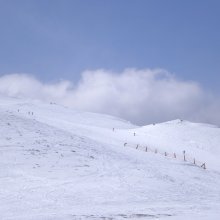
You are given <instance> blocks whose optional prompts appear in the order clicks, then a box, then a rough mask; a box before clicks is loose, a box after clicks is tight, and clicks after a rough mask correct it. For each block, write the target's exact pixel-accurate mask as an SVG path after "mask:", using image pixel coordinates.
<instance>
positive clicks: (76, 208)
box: [0, 97, 220, 220]
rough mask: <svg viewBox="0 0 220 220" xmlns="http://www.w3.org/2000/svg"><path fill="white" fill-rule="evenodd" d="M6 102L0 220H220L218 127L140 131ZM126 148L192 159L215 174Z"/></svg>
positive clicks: (165, 126) (0, 141)
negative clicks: (151, 149)
mask: <svg viewBox="0 0 220 220" xmlns="http://www.w3.org/2000/svg"><path fill="white" fill-rule="evenodd" d="M0 101H1V104H0V119H1V120H0V125H1V126H0V186H1V187H0V219H3V220H6V219H7V220H9V219H16V220H17V219H18V220H20V219H22V220H29V219H31V220H52V219H53V220H54V219H55V220H58V219H59V220H61V219H65V220H66V219H67V220H70V219H71V220H72V219H154V218H159V219H171V220H172V219H195V218H196V217H199V218H200V219H202V218H204V219H216V220H217V219H219V217H220V211H219V210H220V187H219V185H220V162H219V156H220V146H219V143H220V128H218V127H217V126H212V125H208V124H198V123H192V122H188V121H182V120H179V119H177V120H174V121H170V122H165V123H161V124H152V125H147V126H143V127H138V126H136V125H132V124H131V123H130V122H127V121H125V120H122V119H118V118H116V117H112V116H108V115H101V114H95V113H89V112H87V113H86V112H80V111H74V110H72V109H69V108H66V107H63V106H59V105H56V104H53V103H48V104H46V103H42V102H39V101H30V100H22V99H9V98H4V97H1V98H0ZM125 143H128V144H130V145H133V146H136V145H140V146H141V145H142V146H149V147H152V148H157V149H158V151H161V152H164V151H167V152H172V153H173V152H175V153H177V154H180V155H181V154H182V152H183V151H185V152H186V156H188V155H190V156H192V157H196V158H198V159H199V160H202V161H204V162H206V163H207V168H208V169H207V170H203V169H200V168H199V167H196V166H194V165H193V164H190V163H188V162H184V161H181V160H175V159H174V158H168V157H164V156H160V155H155V154H154V153H147V152H144V151H139V150H136V149H135V148H130V147H124V144H125Z"/></svg>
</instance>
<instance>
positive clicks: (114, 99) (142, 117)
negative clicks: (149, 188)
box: [0, 69, 220, 124]
mask: <svg viewBox="0 0 220 220" xmlns="http://www.w3.org/2000/svg"><path fill="white" fill-rule="evenodd" d="M0 93H1V94H4V95H8V96H18V97H25V98H32V99H40V100H44V101H48V102H50V101H53V102H57V103H60V104H64V105H67V106H70V107H73V108H75V109H79V110H86V111H93V112H100V113H107V114H112V115H116V116H119V117H122V118H125V119H128V120H130V121H132V122H134V123H138V124H145V123H151V122H158V121H166V120H171V119H175V118H183V119H188V120H196V121H201V122H210V123H216V124H220V116H219V115H218V111H219V109H220V103H219V101H216V100H218V99H217V98H215V97H213V96H210V95H207V93H206V92H205V91H204V90H203V89H202V88H201V87H200V86H199V85H198V84H197V83H195V82H188V81H181V80H178V79H176V78H175V76H174V75H172V74H170V73H168V72H167V71H164V70H161V69H155V70H150V69H144V70H136V69H126V70H124V71H123V72H121V73H114V72H110V71H107V70H95V71H85V72H83V73H82V76H81V79H80V81H79V82H77V84H76V85H74V84H73V83H71V82H69V81H61V82H58V83H53V84H45V83H42V82H40V81H39V80H37V79H36V78H34V77H32V76H30V75H25V74H10V75H5V76H2V77H0Z"/></svg>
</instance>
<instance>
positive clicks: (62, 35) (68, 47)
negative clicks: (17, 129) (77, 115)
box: [0, 0, 220, 123]
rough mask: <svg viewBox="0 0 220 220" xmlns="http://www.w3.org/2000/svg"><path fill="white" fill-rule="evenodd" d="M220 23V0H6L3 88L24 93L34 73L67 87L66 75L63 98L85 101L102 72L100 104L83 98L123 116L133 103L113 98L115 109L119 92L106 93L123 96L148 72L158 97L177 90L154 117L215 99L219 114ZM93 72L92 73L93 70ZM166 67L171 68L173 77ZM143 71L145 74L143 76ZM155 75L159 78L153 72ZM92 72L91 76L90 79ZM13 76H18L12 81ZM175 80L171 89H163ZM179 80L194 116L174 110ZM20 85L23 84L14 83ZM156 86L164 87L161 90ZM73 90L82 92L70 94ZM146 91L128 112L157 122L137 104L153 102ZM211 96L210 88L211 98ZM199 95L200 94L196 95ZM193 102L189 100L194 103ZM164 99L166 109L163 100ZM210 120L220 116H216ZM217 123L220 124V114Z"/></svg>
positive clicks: (0, 13) (0, 10) (0, 64)
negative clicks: (108, 100) (108, 101)
mask: <svg viewBox="0 0 220 220" xmlns="http://www.w3.org/2000/svg"><path fill="white" fill-rule="evenodd" d="M219 21H220V1H218V0H209V1H208V0H193V1H191V0H184V1H182V0H166V1H163V0H19V1H17V0H0V77H1V79H0V86H1V85H4V86H3V87H2V88H1V92H2V93H6V94H13V95H16V94H23V95H24V91H23V90H22V91H21V89H23V88H22V86H23V87H24V85H22V86H21V87H19V86H17V85H20V84H19V82H20V81H19V80H24V78H25V77H26V78H27V79H28V80H29V79H30V78H29V77H31V78H32V77H34V78H35V79H34V80H38V83H39V84H42V85H47V86H48V87H49V88H50V86H51V85H52V84H53V85H60V84H59V82H60V83H61V85H63V84H62V82H64V81H65V82H68V83H67V84H68V86H66V87H65V86H64V87H65V89H64V90H65V92H64V93H62V94H59V97H61V96H62V95H64V96H65V97H66V98H65V100H66V101H65V104H68V103H67V100H70V99H71V98H70V97H72V98H73V97H74V98H76V96H77V97H78V99H79V100H80V98H79V97H81V98H83V99H88V97H89V98H91V97H90V96H88V94H89V92H88V93H86V94H87V96H86V94H85V93H83V96H79V95H78V92H79V91H81V87H83V86H88V87H89V88H90V86H91V84H92V85H93V82H92V81H91V79H90V78H92V79H93V78H94V79H96V80H97V81H98V82H99V85H100V84H102V80H104V82H103V84H104V85H105V86H106V88H107V89H106V88H105V90H98V91H97V90H96V91H95V92H94V94H93V95H94V97H93V99H94V100H95V101H94V103H95V105H96V106H90V105H85V103H78V106H81V108H82V109H84V108H85V110H93V111H99V112H104V113H105V112H107V113H109V114H115V115H117V116H121V114H122V113H120V112H124V111H125V109H123V107H122V106H121V105H120V106H119V104H118V103H113V105H115V109H113V110H112V111H110V110H109V109H110V107H109V105H107V106H106V104H103V103H104V101H103V100H105V99H106V98H109V97H111V94H108V95H106V96H104V95H103V94H102V95H100V91H102V92H104V94H107V93H108V92H111V93H112V92H114V91H117V92H116V93H115V95H116V94H118V95H119V96H120V95H121V92H122V91H121V89H123V88H122V87H123V86H122V85H121V84H120V83H119V82H118V80H125V81H124V83H127V80H128V79H129V80H128V81H129V83H130V82H131V81H132V80H136V81H135V82H136V83H140V84H141V80H140V79H143V78H144V82H145V83H146V85H145V84H141V86H147V85H148V86H149V88H150V89H149V90H150V91H151V92H150V94H151V95H153V94H155V93H157V92H158V91H159V92H158V94H161V95H162V93H164V92H165V91H169V92H170V94H169V95H167V96H166V99H167V103H165V106H166V117H165V116H164V117H163V113H160V114H161V115H160V114H159V113H158V115H156V116H155V115H154V114H155V112H154V110H155V109H154V110H152V111H150V114H149V115H148V117H151V118H153V119H154V120H157V119H158V120H166V119H170V118H172V117H178V115H179V116H180V117H181V116H186V115H190V111H195V106H200V107H201V106H204V105H205V104H207V103H210V102H212V106H213V105H215V107H213V108H214V109H215V110H213V112H212V111H211V110H210V109H209V110H208V111H207V114H208V112H209V114H212V115H213V114H214V112H215V113H216V114H217V110H219V106H220V105H219V102H218V101H217V100H218V98H219V94H220V86H219V82H220V23H219ZM129 69H130V70H129ZM158 70H159V72H163V73H162V75H163V77H162V80H161V78H160V77H159V78H158V77H155V75H154V73H155V71H156V72H157V71H158ZM86 71H87V72H89V73H90V74H85V72H86ZM165 72H168V75H169V76H168V77H167V74H166V73H165ZM11 74H12V75H11ZM13 74H18V75H13ZM19 74H21V75H20V78H19V77H18V76H19ZM22 74H25V77H24V75H22ZM136 74H139V76H138V77H136ZM149 74H151V75H152V76H151V77H149ZM85 75H86V76H88V75H89V80H88V79H87V77H85ZM97 75H98V76H99V77H98V76H97ZM159 75H160V74H159ZM7 76H8V77H7ZM15 76H16V77H15ZM132 77H133V78H132ZM149 78H152V79H153V80H149ZM6 79H7V80H12V81H10V83H8V81H7V83H6V81H5V80H6ZM32 79H33V78H32ZM28 80H27V81H28ZM106 80H107V81H108V83H106ZM167 81H168V84H166V86H165V87H163V86H162V87H160V86H161V84H163V85H164V83H166V82H167ZM1 82H3V84H1ZM16 82H17V84H16ZM28 82H29V83H31V82H33V80H29V81H28ZM150 82H151V83H152V84H149V83H150ZM171 82H174V84H175V86H173V85H172V86H173V88H176V90H178V85H182V86H183V87H181V89H183V90H180V91H182V92H183V93H185V94H187V95H188V96H185V95H184V94H183V95H181V94H179V96H178V95H177V96H175V98H176V99H181V100H182V101H183V102H181V105H180V106H182V107H183V109H185V110H186V112H187V114H185V113H186V112H185V113H183V111H182V110H181V111H179V113H178V109H176V110H175V113H173V111H170V112H169V108H170V109H171V108H172V107H173V106H170V107H169V105H170V103H171V104H173V105H174V104H177V103H178V101H177V100H175V101H173V99H174V98H173V96H174V95H173V93H174V90H173V89H168V90H166V89H165V88H168V87H169V88H170V87H172V86H171ZM88 83H89V85H88ZM114 83H116V85H115V84H114ZM117 83H118V84H117ZM129 83H128V85H130V84H129ZM179 83H180V84H179ZM15 84H16V86H15V88H17V90H16V89H14V87H13V86H14V85H15ZM67 84H65V85H67ZM110 84H111V85H113V84H114V86H115V90H114V91H112V90H110V91H109V90H108V88H109V87H108V86H109V85H110ZM185 84H187V86H186V88H188V86H189V87H190V88H191V86H192V85H193V89H190V90H189V91H192V93H187V89H185ZM5 85H8V87H7V88H6V87H5ZM82 85H83V86H82ZM152 85H156V88H157V89H158V90H157V91H156V90H155V89H154V88H153V87H152ZM93 86H94V85H93ZM176 86H177V87H176ZM61 87H62V86H61ZM88 87H87V88H88ZM96 87H97V85H96ZM62 88H63V87H62ZM83 88H84V87H83ZM97 88H98V87H97ZM136 88H137V91H133V94H136V93H137V96H138V85H136ZM161 88H162V89H161ZM19 89H20V90H19ZM46 90H47V89H46ZM61 90H62V89H61ZM25 91H28V92H30V90H25ZM47 91H48V90H47ZM54 91H56V89H55V90H54ZM198 91H199V92H198ZM69 92H70V93H71V95H73V94H72V93H74V95H73V96H69V95H70V94H69ZM81 92H82V91H81ZM127 92H128V93H127V94H126V95H124V96H122V97H121V99H122V98H125V100H126V97H127V96H129V95H131V94H130V93H129V91H127ZM197 93H199V95H198V94H197ZM34 94H36V93H34ZM76 94H77V95H76ZM81 94H82V93H81ZM140 94H141V95H142V96H143V97H144V98H143V100H141V101H140V103H141V104H140V103H139V104H140V105H139V104H138V105H137V103H136V102H134V103H129V104H128V103H124V106H125V107H127V108H129V109H130V110H131V112H130V113H129V114H127V116H126V118H127V119H133V120H134V121H137V122H140V121H141V120H142V119H143V120H145V121H146V122H148V121H152V120H148V118H147V117H146V115H145V113H144V112H140V111H138V110H137V109H136V108H137V107H139V108H143V106H144V107H148V108H149V105H146V103H145V102H148V104H149V100H150V103H151V101H152V100H151V99H150V98H149V94H148V93H147V92H146V91H142V92H141V93H140ZM203 94H206V95H205V96H206V97H205V98H204V95H203ZM25 95H26V96H28V95H30V94H25ZM30 96H31V97H32V95H30ZM67 96H68V98H67ZM210 96H211V97H212V98H210ZM42 97H43V95H42ZM100 97H102V98H100ZM151 97H152V96H151ZM187 97H189V98H187ZM191 97H194V98H195V97H197V98H196V101H195V100H194V101H193V100H192V99H191ZM207 97H209V98H207ZM33 98H34V97H33ZM37 98H39V97H37ZM50 98H51V97H50ZM135 98H136V97H134V99H135ZM159 98H160V95H159ZM182 98H183V99H182ZM52 99H53V98H52ZM171 99H172V101H171ZM100 100H101V101H100ZM155 100H156V99H154V104H155ZM186 100H189V102H187V104H186ZM201 100H203V101H201ZM207 100H208V101H207ZM210 100H212V101H210ZM176 101H177V102H176ZM142 102H143V103H142ZM70 103H72V101H70ZM100 103H101V104H100ZM190 103H191V104H190ZM192 103H194V104H193V107H191V106H192ZM195 103H196V104H195ZM152 104H153V103H152ZM71 105H73V103H72V104H71ZM157 105H158V107H161V108H164V103H162V101H160V103H159V104H158V103H157ZM100 106H101V107H100ZM132 106H133V107H134V109H133V108H132ZM74 107H75V106H74ZM113 107H114V106H113ZM111 108H112V107H111ZM187 108H188V109H187ZM185 110H184V111H185ZM210 112H211V113H210ZM137 115H139V116H137ZM202 115H203V116H201V117H200V118H199V120H200V119H201V118H204V115H205V114H204V113H203V114H202ZM142 116H143V117H142ZM206 121H210V122H215V119H212V120H209V119H206ZM217 121H219V123H220V119H218V120H217Z"/></svg>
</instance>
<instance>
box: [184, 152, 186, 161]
mask: <svg viewBox="0 0 220 220" xmlns="http://www.w3.org/2000/svg"><path fill="white" fill-rule="evenodd" d="M183 160H184V161H186V151H185V150H184V151H183Z"/></svg>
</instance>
